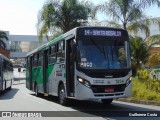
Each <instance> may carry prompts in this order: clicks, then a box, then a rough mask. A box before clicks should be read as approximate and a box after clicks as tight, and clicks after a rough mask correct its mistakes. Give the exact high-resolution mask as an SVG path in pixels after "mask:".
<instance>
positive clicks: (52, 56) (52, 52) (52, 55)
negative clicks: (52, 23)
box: [48, 44, 56, 64]
mask: <svg viewBox="0 0 160 120" xmlns="http://www.w3.org/2000/svg"><path fill="white" fill-rule="evenodd" d="M49 53H50V54H49V59H48V61H49V62H48V64H54V63H55V62H56V44H53V45H52V46H51V47H50V49H49Z"/></svg>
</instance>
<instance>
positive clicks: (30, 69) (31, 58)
mask: <svg viewBox="0 0 160 120" xmlns="http://www.w3.org/2000/svg"><path fill="white" fill-rule="evenodd" d="M32 63H33V56H30V57H29V89H30V90H33V83H32V82H33V80H32Z"/></svg>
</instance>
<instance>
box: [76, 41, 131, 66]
mask: <svg viewBox="0 0 160 120" xmlns="http://www.w3.org/2000/svg"><path fill="white" fill-rule="evenodd" d="M78 46H79V55H78V66H79V67H80V68H84V69H127V68H130V67H131V63H130V51H129V50H130V49H129V43H128V42H127V41H123V40H119V39H117V38H116V40H108V39H93V38H91V39H86V40H79V41H78Z"/></svg>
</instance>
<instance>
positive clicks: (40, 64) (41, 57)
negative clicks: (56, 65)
mask: <svg viewBox="0 0 160 120" xmlns="http://www.w3.org/2000/svg"><path fill="white" fill-rule="evenodd" d="M42 61H43V54H42V52H41V51H40V52H38V66H42Z"/></svg>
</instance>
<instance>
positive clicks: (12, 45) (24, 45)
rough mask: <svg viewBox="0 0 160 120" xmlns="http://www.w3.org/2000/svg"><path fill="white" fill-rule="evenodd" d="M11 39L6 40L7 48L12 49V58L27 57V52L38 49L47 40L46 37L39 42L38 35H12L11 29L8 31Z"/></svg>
mask: <svg viewBox="0 0 160 120" xmlns="http://www.w3.org/2000/svg"><path fill="white" fill-rule="evenodd" d="M6 33H7V35H8V38H9V41H6V46H7V50H9V51H10V58H11V59H18V58H24V57H26V55H27V53H28V52H30V51H32V50H34V49H36V48H37V47H39V46H41V45H43V44H44V43H46V42H47V39H46V38H45V37H44V38H43V41H42V42H39V40H38V36H36V35H12V34H9V31H7V32H6Z"/></svg>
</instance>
